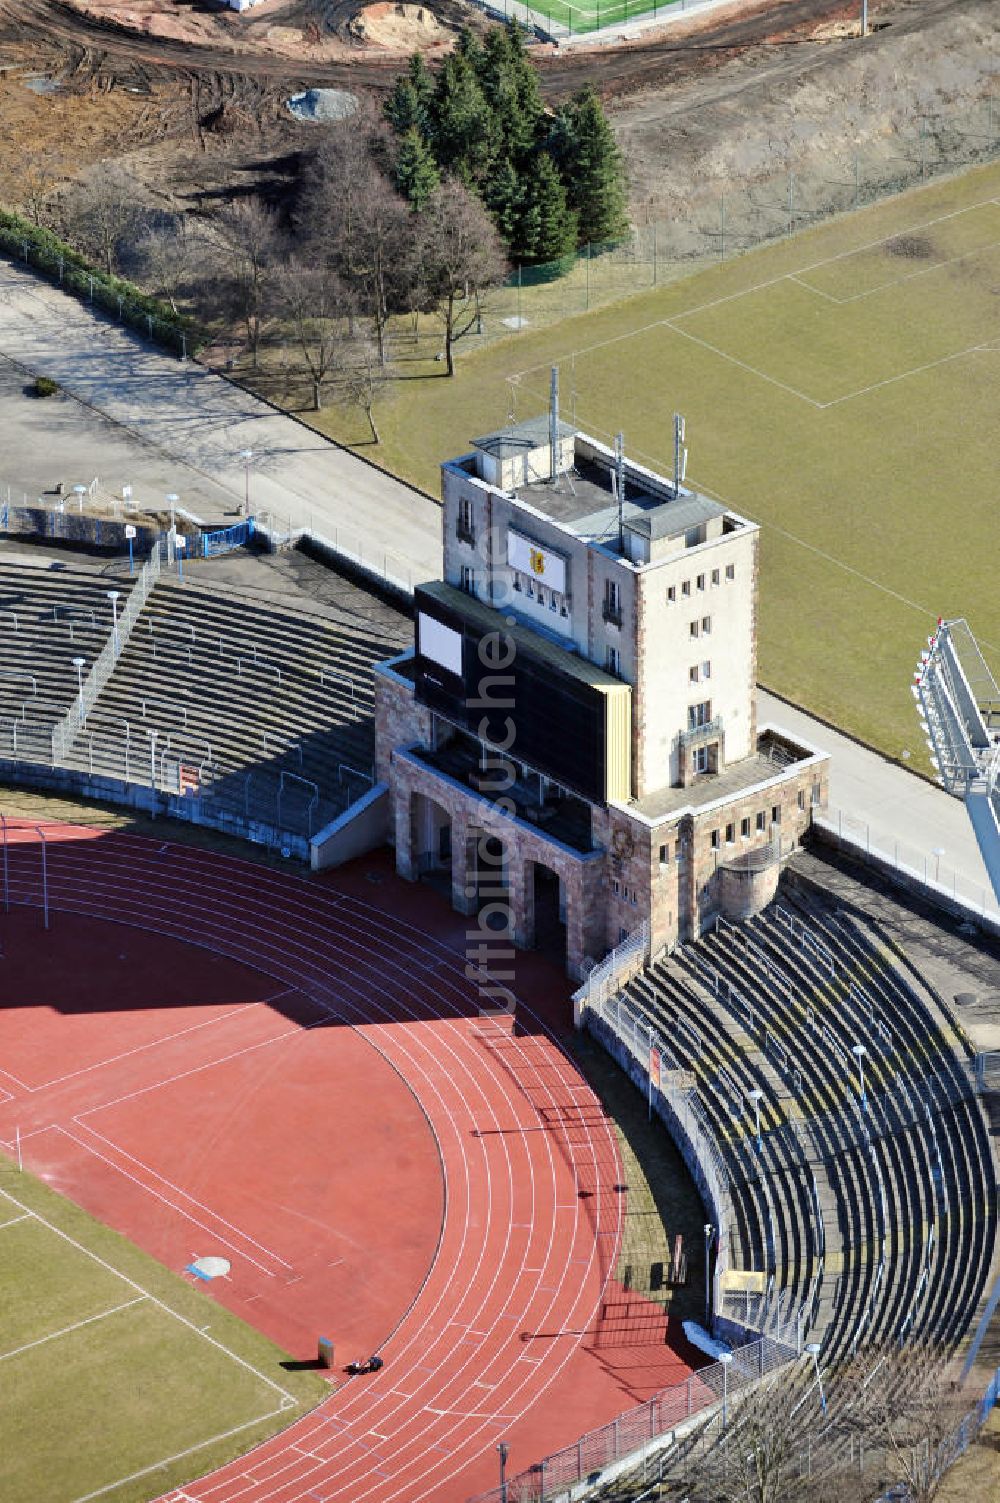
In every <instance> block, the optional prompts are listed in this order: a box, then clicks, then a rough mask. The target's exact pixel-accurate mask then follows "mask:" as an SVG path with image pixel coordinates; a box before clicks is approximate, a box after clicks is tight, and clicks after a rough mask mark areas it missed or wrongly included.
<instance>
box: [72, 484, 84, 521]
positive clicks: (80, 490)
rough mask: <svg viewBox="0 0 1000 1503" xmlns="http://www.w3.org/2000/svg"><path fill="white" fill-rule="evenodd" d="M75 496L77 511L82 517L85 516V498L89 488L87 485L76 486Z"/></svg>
mask: <svg viewBox="0 0 1000 1503" xmlns="http://www.w3.org/2000/svg"><path fill="white" fill-rule="evenodd" d="M73 494H74V496H75V497H76V509H77V511H78V512H80V514H81V515H82V514H83V498H84V496H85V495H86V494H87V487H86V486H85V485H74V487H73Z"/></svg>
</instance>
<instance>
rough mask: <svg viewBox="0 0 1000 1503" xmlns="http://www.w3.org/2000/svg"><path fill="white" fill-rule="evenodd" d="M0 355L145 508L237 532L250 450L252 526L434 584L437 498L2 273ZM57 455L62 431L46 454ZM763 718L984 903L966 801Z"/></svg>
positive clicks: (857, 815) (4, 418) (24, 279)
mask: <svg viewBox="0 0 1000 1503" xmlns="http://www.w3.org/2000/svg"><path fill="white" fill-rule="evenodd" d="M0 354H2V355H4V356H6V357H7V359H8V360H10V361H13V362H16V364H17V365H19V366H20V367H22V368H23V370H24V371H25V372H31V373H33V374H39V375H47V376H51V377H53V378H54V379H55V380H56V381H58V382H59V384H60V386H62V387H63V388H64V390H65V391H66V392H67V393H69V394H70V396H72V397H75V398H77V399H78V400H79V401H80V402H81V403H84V404H86V405H87V406H88V407H89V408H91V409H92V411H93V418H92V421H93V425H94V426H95V427H98V428H99V427H101V426H105V425H106V423H107V422H110V423H112V424H114V425H116V427H117V429H118V432H119V434H120V435H121V440H120V441H124V440H125V439H130V440H131V448H132V452H137V446H138V449H141V451H142V454H143V457H144V471H143V473H144V475H145V477H146V485H147V494H146V495H145V496H144V497H142V498H141V499H142V504H144V505H149V504H152V502H153V501H155V500H158V499H162V498H156V497H152V496H151V494H150V491H151V488H152V487H154V486H155V485H156V483H157V480H158V479H159V481H160V483H161V484H162V486H163V487H164V492H165V491H166V490H167V489H170V490H173V491H175V492H176V493H177V494H178V495H179V496H180V497H181V504H182V505H183V504H184V502H185V498H188V499H189V501H191V502H192V503H193V505H192V509H195V510H198V509H201V510H202V511H204V510H205V509H208V510H209V511H211V509H212V507H213V505H214V506H215V509H216V511H217V512H218V519H219V520H225V519H226V518H227V517H228V518H229V519H232V518H233V517H234V516H235V514H236V511H237V508H238V506H239V504H240V502H241V501H242V500H243V497H244V490H245V486H246V479H247V476H246V466H245V463H244V461H243V460H242V459H241V457H240V455H241V451H244V450H246V449H250V450H251V451H252V452H253V459H252V460H251V462H250V489H251V501H252V505H253V508H254V510H255V511H256V512H257V513H261V512H271V513H273V514H274V515H275V517H276V519H277V520H278V523H279V525H280V526H282V527H286V526H290V527H293V528H298V527H305V528H308V529H310V530H311V531H313V532H315V533H318V534H320V535H321V536H323V537H326V538H327V539H328V540H329V541H330V542H331V543H332V544H333V545H334V546H335V547H337V548H339V549H340V550H341V551H343V552H345V553H348V554H349V555H351V556H352V557H355V558H360V559H361V560H362V561H363V562H365V563H366V564H368V565H369V566H370V567H371V568H372V569H374V570H375V571H377V572H385V573H386V574H388V575H389V576H390V577H392V578H394V579H396V580H397V581H398V582H399V583H401V584H403V585H407V586H410V585H413V584H416V583H419V582H420V581H421V580H425V579H434V578H437V577H438V576H439V574H440V559H441V512H440V508H439V507H438V505H437V503H436V502H435V501H433V500H432V499H431V498H430V497H428V496H425V495H424V494H423V493H421V492H420V491H417V490H414V489H412V488H411V487H409V486H407V485H405V484H403V483H402V482H401V481H398V480H396V479H394V478H393V477H392V476H390V475H388V474H385V473H384V472H382V471H381V470H378V469H376V468H374V467H373V466H371V465H368V464H365V463H364V462H363V461H362V460H361V459H359V458H358V457H357V456H356V455H354V454H351V453H349V452H348V451H346V450H344V449H341V448H339V447H338V446H337V445H335V444H333V443H330V442H329V441H327V440H326V439H324V438H322V437H321V436H320V435H319V434H316V433H314V432H313V431H312V430H311V429H309V428H307V427H305V426H304V425H303V424H301V423H298V422H297V421H296V420H295V419H294V418H291V417H288V416H285V415H283V414H281V413H278V412H275V411H274V410H273V409H272V408H270V407H268V406H267V404H266V403H264V402H261V401H259V400H258V399H257V398H255V397H252V396H250V395H248V394H247V393H246V392H244V391H242V390H241V389H240V388H238V387H235V386H233V385H232V384H231V383H229V382H227V381H225V380H223V379H222V378H221V377H219V376H216V375H212V374H210V373H209V372H207V371H205V370H203V369H202V368H201V367H200V366H198V365H195V364H194V363H193V362H190V361H187V362H182V361H179V360H177V359H174V358H173V357H171V356H169V355H166V354H164V353H162V352H160V351H158V350H156V349H154V348H152V347H151V346H149V345H148V344H146V343H145V342H144V341H142V340H141V339H139V338H138V337H137V336H135V335H133V334H131V333H130V332H128V331H127V330H123V329H121V328H120V327H119V326H118V325H117V324H115V323H113V322H111V321H109V320H107V319H105V318H104V317H102V316H100V315H96V316H95V315H94V314H92V313H91V312H90V310H89V309H87V308H86V307H85V306H84V305H83V304H81V303H79V302H78V301H77V300H76V299H74V298H71V297H69V296H67V295H65V294H63V293H61V292H59V291H58V289H56V288H54V287H50V286H49V285H48V284H47V283H44V282H40V281H38V280H36V279H35V278H34V277H33V276H32V275H31V274H30V273H28V272H25V271H22V270H21V269H19V268H17V267H14V266H11V265H10V264H9V263H7V262H4V261H0ZM459 379H460V377H459ZM11 412H12V409H11V408H9V407H4V406H2V405H0V486H2V485H3V484H4V482H5V481H6V483H10V480H9V469H7V470H5V460H9V456H10V455H11V453H13V452H14V450H15V449H16V448H17V446H18V437H19V435H18V434H17V433H15V432H5V431H4V429H5V428H6V427H7V425H8V424H10V425H13V422H14V420H13V419H12V418H11ZM33 421H34V422H37V418H35V417H34V415H33ZM107 431H109V433H110V430H107ZM58 442H59V434H58V432H54V433H53V435H52V443H53V444H58ZM22 447H23V445H22ZM39 451H40V453H41V452H42V445H41V443H40V444H39ZM44 459H45V464H46V465H47V466H48V467H49V468H50V469H52V470H55V469H58V468H60V457H59V456H58V455H57V454H54V453H53V452H51V448H50V450H48V451H45V454H44ZM124 462H125V461H124V460H119V463H124ZM21 465H22V468H23V465H24V459H23V458H22V459H21ZM47 473H48V470H47V471H46V474H47ZM98 473H100V470H99V471H98ZM104 473H107V467H105V470H104ZM78 478H85V479H89V478H90V476H89V475H87V476H81V477H78ZM39 488H41V485H40V484H39ZM759 718H760V722H761V723H762V724H764V723H768V722H770V723H772V724H775V725H779V726H783V727H785V728H786V729H787V730H789V731H791V732H792V733H794V734H796V735H798V736H800V737H802V738H804V739H805V740H806V741H807V742H809V743H811V744H812V745H814V746H816V747H820V748H822V749H824V750H827V751H829V752H830V753H831V755H832V778H831V799H830V801H831V805H832V807H833V809H834V811H835V817H836V811H838V810H842V811H844V821H845V829H849V830H850V832H851V833H852V834H853V835H855V836H856V837H860V838H862V839H864V840H869V841H870V842H871V844H872V845H874V846H877V847H878V848H880V849H882V850H888V851H889V852H890V853H891V852H892V851H893V849H894V848H895V847H897V846H898V847H899V849H900V853H901V854H905V855H906V857H907V859H909V860H910V861H911V863H912V862H913V861H914V859H916V858H919V859H920V860H922V859H924V858H926V859H927V861H928V863H929V869H930V870H931V871H932V873H933V872H934V871H936V872H937V873H938V875H939V877H940V878H941V879H942V880H945V881H948V882H950V881H951V880H952V874H956V875H957V877H958V880H959V885H960V889H963V890H965V891H967V893H968V894H969V895H974V894H975V893H976V892H977V891H982V892H984V893H985V892H987V891H988V878H987V874H986V869H985V866H984V864H983V861H982V857H981V856H980V853H979V848H978V846H977V844H976V840H975V836H974V834H973V832H972V827H971V825H970V824H969V821H968V819H967V817H966V814H965V810H964V807H963V806H962V804H961V803H960V802H959V801H958V800H957V799H953V798H951V797H949V796H948V795H947V794H946V793H944V792H943V791H942V790H941V789H939V788H936V787H934V786H933V785H932V784H930V783H928V782H926V781H925V780H924V779H922V778H920V777H918V776H916V775H915V774H913V773H910V772H909V771H907V770H906V769H905V768H902V767H900V766H898V765H896V764H895V763H892V762H889V761H887V760H886V759H885V758H884V757H882V756H881V755H879V753H877V752H875V751H872V750H871V749H869V748H868V747H865V746H861V745H859V744H858V743H857V742H855V741H853V740H851V739H850V738H849V737H847V736H844V735H841V734H840V733H839V732H837V731H833V730H831V729H829V728H828V727H827V726H825V725H823V724H822V723H821V722H819V721H817V720H815V719H814V718H813V717H812V716H810V715H808V714H806V713H805V712H803V711H801V710H798V709H795V708H793V707H791V706H789V705H787V704H785V703H784V702H783V701H781V700H778V699H775V698H774V697H773V696H772V695H769V694H767V693H765V692H763V691H762V692H761V695H760V708H759Z"/></svg>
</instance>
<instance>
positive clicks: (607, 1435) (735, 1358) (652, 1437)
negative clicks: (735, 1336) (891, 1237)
mask: <svg viewBox="0 0 1000 1503" xmlns="http://www.w3.org/2000/svg"><path fill="white" fill-rule="evenodd" d="M794 1357H795V1349H794V1347H791V1346H789V1345H787V1344H786V1343H784V1342H782V1341H776V1340H774V1339H773V1338H771V1337H769V1336H764V1337H761V1338H760V1340H759V1341H754V1342H751V1343H750V1344H749V1345H747V1346H742V1347H738V1348H737V1349H736V1350H735V1351H734V1352H733V1353H732V1358H731V1360H729V1361H726V1362H711V1363H709V1364H708V1366H707V1367H702V1368H699V1370H698V1371H697V1372H695V1373H692V1374H691V1376H690V1377H689V1378H687V1379H686V1380H685V1381H684V1382H683V1383H675V1384H674V1385H673V1387H671V1388H666V1389H664V1390H663V1391H662V1392H661V1393H658V1394H657V1395H656V1396H655V1397H654V1398H652V1399H649V1400H648V1401H647V1402H646V1403H645V1404H639V1405H637V1406H636V1407H635V1408H634V1409H627V1410H626V1411H625V1413H624V1414H620V1415H619V1416H618V1418H617V1419H614V1420H612V1421H611V1423H610V1424H607V1425H601V1427H600V1428H599V1429H597V1430H590V1431H588V1432H587V1434H586V1435H581V1436H580V1438H579V1440H576V1441H574V1442H573V1444H572V1445H569V1446H565V1447H564V1448H563V1449H562V1450H561V1451H554V1452H553V1453H552V1454H551V1455H550V1456H545V1457H543V1458H542V1460H541V1461H539V1462H538V1463H537V1464H536V1465H535V1466H532V1467H529V1468H528V1469H527V1470H526V1471H523V1472H520V1473H518V1475H517V1476H515V1477H512V1478H509V1479H508V1480H507V1482H506V1488H505V1491H501V1489H500V1488H498V1487H497V1488H492V1489H491V1490H490V1491H489V1492H485V1493H480V1494H478V1495H477V1497H475V1498H474V1499H470V1503H544V1500H545V1499H547V1498H552V1497H554V1496H556V1495H558V1494H560V1493H565V1492H566V1490H567V1489H568V1488H570V1487H573V1486H575V1485H576V1484H578V1483H580V1482H583V1481H585V1480H586V1479H589V1478H594V1477H595V1474H596V1473H599V1472H601V1471H603V1470H605V1469H606V1468H607V1467H611V1466H614V1465H615V1464H616V1463H619V1462H622V1461H624V1460H625V1459H626V1458H627V1457H629V1456H632V1455H634V1454H635V1453H636V1452H638V1451H640V1450H642V1449H643V1448H644V1447H646V1446H649V1445H652V1444H655V1443H656V1442H657V1441H663V1440H665V1439H666V1438H667V1437H669V1436H671V1435H672V1434H673V1433H674V1432H675V1431H676V1430H677V1429H678V1427H679V1426H681V1425H684V1424H686V1423H687V1422H688V1421H690V1420H692V1419H696V1418H697V1417H698V1416H699V1415H704V1414H707V1413H708V1412H709V1410H711V1409H712V1407H713V1406H714V1405H716V1404H719V1403H722V1402H723V1401H727V1402H728V1399H729V1398H730V1397H736V1396H737V1395H739V1394H740V1393H742V1392H743V1391H744V1390H745V1389H747V1388H749V1387H750V1385H751V1384H753V1383H756V1382H758V1381H759V1380H760V1379H761V1378H764V1377H766V1376H767V1375H768V1374H769V1373H773V1372H776V1371H777V1370H778V1369H779V1368H781V1367H784V1366H785V1365H786V1364H787V1363H788V1362H789V1361H791V1360H792V1359H793V1358H794Z"/></svg>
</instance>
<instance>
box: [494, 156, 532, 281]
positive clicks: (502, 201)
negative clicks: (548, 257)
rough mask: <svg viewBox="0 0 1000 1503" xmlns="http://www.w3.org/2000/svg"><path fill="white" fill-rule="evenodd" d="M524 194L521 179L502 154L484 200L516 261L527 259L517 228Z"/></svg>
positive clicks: (511, 163)
mask: <svg viewBox="0 0 1000 1503" xmlns="http://www.w3.org/2000/svg"><path fill="white" fill-rule="evenodd" d="M523 197H524V191H523V187H522V184H521V179H520V177H519V176H518V174H517V171H516V170H515V168H514V164H513V162H512V161H511V160H510V158H509V157H503V158H502V159H501V161H500V162H499V163H498V164H497V166H496V167H495V168H494V170H493V171H492V172H491V173H490V176H489V180H488V182H487V183H486V184H485V186H484V189H483V201H484V203H485V204H486V207H487V209H489V211H490V216H491V217H492V220H493V223H494V224H495V225H496V227H497V231H498V233H499V235H500V237H501V239H502V240H503V241H504V242H505V244H507V245H509V246H510V253H511V255H512V256H513V257H514V259H515V260H516V261H523V260H525V259H527V257H526V255H525V252H524V250H523V248H522V246H521V242H520V235H519V228H518V225H519V220H520V216H521V207H522V201H523ZM528 254H529V255H530V252H529V253H528Z"/></svg>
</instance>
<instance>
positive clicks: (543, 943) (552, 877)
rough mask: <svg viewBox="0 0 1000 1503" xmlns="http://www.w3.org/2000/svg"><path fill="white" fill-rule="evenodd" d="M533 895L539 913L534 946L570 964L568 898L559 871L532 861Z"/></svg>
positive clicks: (560, 961) (536, 916)
mask: <svg viewBox="0 0 1000 1503" xmlns="http://www.w3.org/2000/svg"><path fill="white" fill-rule="evenodd" d="M532 898H533V906H534V912H535V934H534V946H535V949H536V950H542V951H544V952H545V954H546V955H551V956H552V958H553V959H554V960H558V962H559V964H560V965H565V964H566V899H565V896H564V893H563V885H562V882H561V881H560V879H559V874H558V872H554V871H551V870H550V868H549V867H547V866H542V865H541V863H540V862H538V861H535V862H532Z"/></svg>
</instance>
